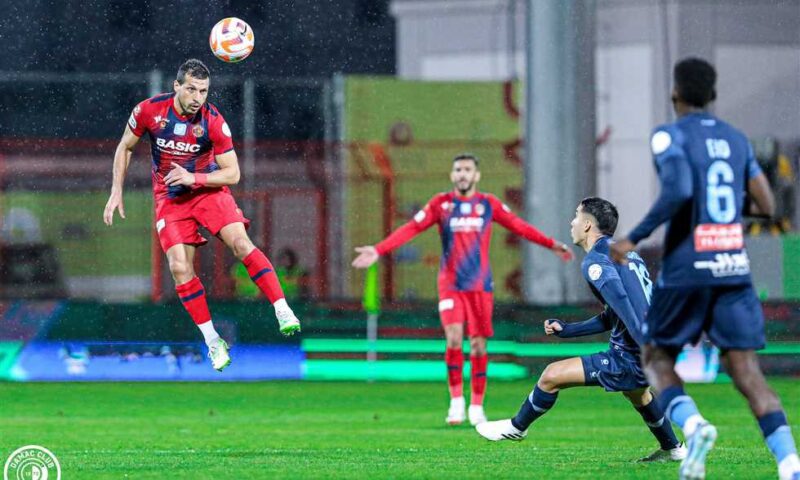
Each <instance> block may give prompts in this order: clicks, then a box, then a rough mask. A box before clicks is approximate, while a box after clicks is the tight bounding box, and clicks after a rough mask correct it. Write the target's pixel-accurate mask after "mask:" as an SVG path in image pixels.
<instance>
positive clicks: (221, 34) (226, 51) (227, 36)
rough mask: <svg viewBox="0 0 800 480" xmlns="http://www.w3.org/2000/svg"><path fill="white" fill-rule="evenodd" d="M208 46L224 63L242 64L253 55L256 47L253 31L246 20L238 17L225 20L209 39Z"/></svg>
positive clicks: (217, 26)
mask: <svg viewBox="0 0 800 480" xmlns="http://www.w3.org/2000/svg"><path fill="white" fill-rule="evenodd" d="M208 44H209V45H210V46H211V52H212V53H213V54H214V56H215V57H217V58H219V59H220V60H222V61H223V62H227V63H236V62H241V61H242V60H244V59H245V58H247V57H248V56H250V54H251V53H253V47H254V46H255V36H253V29H252V28H250V25H248V24H247V22H245V21H244V20H242V19H240V18H236V17H228V18H223V19H222V20H220V21H219V22H217V24H216V25H214V28H212V29H211V35H209V37H208Z"/></svg>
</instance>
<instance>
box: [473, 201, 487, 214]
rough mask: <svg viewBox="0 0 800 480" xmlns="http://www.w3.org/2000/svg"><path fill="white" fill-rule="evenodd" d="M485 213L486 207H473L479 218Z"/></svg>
mask: <svg viewBox="0 0 800 480" xmlns="http://www.w3.org/2000/svg"><path fill="white" fill-rule="evenodd" d="M484 213H486V207H484V206H483V204H482V203H479V204H477V205H475V214H476V215H478V216H479V217H482V216H483V214H484Z"/></svg>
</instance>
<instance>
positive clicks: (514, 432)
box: [475, 418, 528, 442]
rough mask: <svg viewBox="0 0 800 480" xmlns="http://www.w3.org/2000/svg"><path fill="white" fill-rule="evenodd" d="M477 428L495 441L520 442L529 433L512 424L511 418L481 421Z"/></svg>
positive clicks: (486, 437)
mask: <svg viewBox="0 0 800 480" xmlns="http://www.w3.org/2000/svg"><path fill="white" fill-rule="evenodd" d="M475 430H477V431H478V433H479V434H480V435H481V436H482V437H483V438H485V439H486V440H491V441H493V442H499V441H500V440H513V441H515V442H518V441H520V440H524V439H525V437H526V436H527V435H528V431H527V430H525V431H520V430H518V429H517V427H515V426H514V425H512V424H511V419H510V418H507V419H505V420H497V421H494V422H483V423H479V424H478V425H477V426H476V427H475Z"/></svg>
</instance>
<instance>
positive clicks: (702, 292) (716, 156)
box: [611, 58, 800, 480]
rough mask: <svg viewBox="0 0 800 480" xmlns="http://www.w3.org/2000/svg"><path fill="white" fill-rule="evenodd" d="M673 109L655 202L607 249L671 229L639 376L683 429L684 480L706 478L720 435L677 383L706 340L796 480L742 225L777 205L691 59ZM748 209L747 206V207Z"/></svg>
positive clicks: (624, 249)
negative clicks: (761, 359)
mask: <svg viewBox="0 0 800 480" xmlns="http://www.w3.org/2000/svg"><path fill="white" fill-rule="evenodd" d="M674 81H675V85H674V89H673V91H672V101H673V105H674V108H675V113H676V114H677V116H678V120H677V121H675V122H674V123H670V124H666V125H662V126H659V127H657V128H656V129H655V131H654V132H653V135H652V137H651V142H650V144H651V148H652V151H653V157H654V159H655V164H656V169H657V171H658V177H659V180H660V183H661V193H660V195H659V197H658V199H657V200H656V203H655V204H654V205H653V206H652V208H651V209H650V211H649V212H648V214H647V216H646V217H645V218H644V219H643V220H642V221H641V223H639V225H638V226H637V227H636V228H634V229H633V231H632V232H631V233H630V234H629V235H628V237H627V238H626V239H625V240H622V241H621V242H619V243H617V244H615V245H613V246H612V247H611V249H612V252H613V256H614V258H615V259H616V260H618V261H621V262H624V261H625V258H626V255H627V254H628V253H629V252H630V251H631V250H632V249H633V248H634V247H635V245H636V244H637V243H639V242H640V241H641V240H643V239H645V238H647V237H648V236H650V234H651V233H652V232H653V230H655V229H656V227H658V226H659V225H661V224H663V223H668V226H667V232H666V238H665V242H664V258H663V265H662V269H661V274H660V276H659V279H658V282H657V283H656V286H655V289H654V292H653V300H652V305H651V307H650V311H649V312H648V315H647V324H646V325H645V327H646V328H645V330H644V332H645V336H646V340H647V345H646V346H645V348H644V351H643V362H644V366H645V371H646V373H647V376H648V379H649V380H650V382H651V384H652V385H653V386H654V387H655V388H656V389H657V390H658V391H660V392H661V394H660V396H659V399H660V402H661V403H662V407H663V408H664V411H665V412H666V414H667V417H668V418H669V419H670V420H671V421H672V422H674V423H675V424H676V425H678V426H680V427H681V428H682V429H683V432H684V435H685V437H686V439H687V444H688V449H689V453H688V455H687V457H686V459H685V460H684V461H683V462H682V464H681V468H680V478H685V479H698V478H705V459H706V455H707V453H708V452H709V451H710V450H711V448H712V447H713V445H714V442H715V440H716V437H717V430H716V428H715V427H714V426H713V425H712V424H710V423H709V422H708V421H707V420H705V419H704V418H703V416H702V415H700V413H699V412H698V409H697V406H696V405H695V403H694V401H693V400H692V399H691V397H689V396H688V395H687V394H686V393H685V392H684V389H683V383H682V382H681V379H680V377H678V375H677V374H676V373H675V358H676V356H677V355H678V353H679V352H680V350H681V348H682V347H683V345H684V344H686V343H696V342H697V341H698V340H699V339H700V336H701V335H702V334H703V333H704V332H705V333H706V334H707V335H708V338H709V339H710V340H711V341H712V342H713V343H714V344H715V345H716V346H717V347H719V348H720V350H721V351H722V363H723V365H724V367H725V370H726V371H727V372H728V374H730V376H731V378H733V382H734V384H735V386H736V388H737V389H738V390H739V392H741V393H742V395H744V396H745V398H747V401H748V403H749V405H750V410H751V411H752V412H753V415H754V416H755V417H756V418H757V419H758V424H759V426H760V427H761V431H762V433H763V435H764V438H765V440H766V443H767V445H768V447H769V449H770V451H771V452H772V453H773V455H774V456H775V458H776V460H777V463H778V472H779V476H780V478H781V480H784V479H792V480H800V460H798V457H797V450H796V447H795V443H794V439H793V438H792V435H791V431H790V429H789V425H788V423H787V420H786V415H785V413H784V411H783V408H782V407H781V403H780V400H779V399H778V397H777V395H775V393H774V392H773V391H772V390H771V389H770V388H769V386H768V385H767V382H766V381H765V379H764V375H763V374H762V372H761V369H760V367H759V364H758V358H757V356H756V354H755V350H758V349H761V348H763V347H764V341H765V338H764V318H763V312H762V310H761V304H760V303H759V301H758V298H757V297H756V294H755V291H754V290H753V285H752V281H751V279H750V261H749V259H748V257H747V251H746V250H745V245H744V237H743V228H742V216H743V214H744V213H745V211H746V210H747V209H751V210H752V211H759V212H760V213H762V214H765V215H767V216H771V215H772V214H773V212H774V208H775V207H774V200H773V198H772V193H771V191H770V189H769V184H768V183H767V180H766V177H765V176H764V174H763V173H762V172H761V169H760V168H759V167H758V164H757V163H756V160H755V157H754V155H753V149H752V148H751V146H750V144H749V143H748V140H747V138H746V137H745V136H744V135H743V134H742V133H741V132H739V131H738V130H736V129H735V128H734V127H732V126H731V125H729V124H727V123H725V122H724V121H722V120H720V119H719V118H716V117H715V116H714V115H712V114H710V113H709V112H708V111H707V106H708V104H709V103H710V102H712V101H713V100H715V98H716V92H715V87H714V84H715V82H716V72H715V70H714V67H712V66H711V65H710V64H709V63H708V62H706V61H704V60H701V59H697V58H688V59H685V60H683V61H681V62H679V63H678V64H676V65H675V70H674ZM751 201H752V202H754V206H752V207H751V206H750V202H751Z"/></svg>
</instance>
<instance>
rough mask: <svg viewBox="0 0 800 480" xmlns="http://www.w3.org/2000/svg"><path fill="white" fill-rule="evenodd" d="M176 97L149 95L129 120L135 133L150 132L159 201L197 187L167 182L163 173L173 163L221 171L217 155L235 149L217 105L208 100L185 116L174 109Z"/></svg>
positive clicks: (209, 170) (202, 169) (153, 169)
mask: <svg viewBox="0 0 800 480" xmlns="http://www.w3.org/2000/svg"><path fill="white" fill-rule="evenodd" d="M174 98H175V94H174V93H162V94H160V95H156V96H155V97H152V98H148V99H147V100H145V101H143V102H141V103H140V104H138V105H136V107H135V108H134V109H133V112H132V113H131V116H130V118H129V119H128V126H129V127H130V128H131V130H132V131H133V134H134V135H136V136H137V137H141V136H142V135H144V134H145V132H147V133H148V134H149V135H150V148H151V151H152V154H153V166H152V172H153V196H154V197H155V198H156V200H161V199H164V198H175V197H178V196H181V195H185V194H187V193H189V192H191V191H192V190H194V189H196V187H188V186H186V185H174V186H171V187H168V186H167V185H166V184H164V176H166V175H167V173H169V171H170V170H172V168H173V167H172V162H175V163H177V164H178V165H180V166H182V167H183V168H185V169H186V170H188V171H190V172H192V173H194V172H197V173H211V172H213V171H216V170H219V165H218V164H217V162H216V160H215V156H216V155H221V154H223V153H225V152H229V151H231V150H233V139H232V138H231V130H230V128H229V127H228V124H227V123H225V119H224V118H222V114H220V113H219V110H217V108H216V107H215V106H214V105H211V104H210V103H207V102H206V103H205V104H204V105H203V106H202V107H201V108H200V110H198V111H197V113H196V114H194V115H190V116H184V115H181V114H180V113H178V111H177V110H175V105H174ZM203 188H204V189H207V188H208V187H203ZM221 188H226V187H221Z"/></svg>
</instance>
